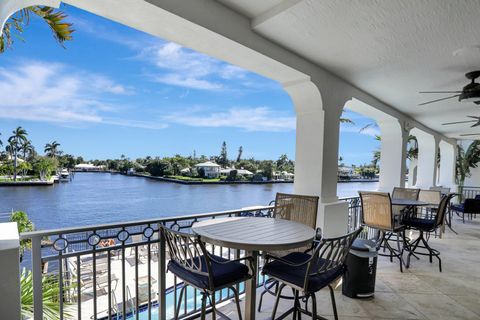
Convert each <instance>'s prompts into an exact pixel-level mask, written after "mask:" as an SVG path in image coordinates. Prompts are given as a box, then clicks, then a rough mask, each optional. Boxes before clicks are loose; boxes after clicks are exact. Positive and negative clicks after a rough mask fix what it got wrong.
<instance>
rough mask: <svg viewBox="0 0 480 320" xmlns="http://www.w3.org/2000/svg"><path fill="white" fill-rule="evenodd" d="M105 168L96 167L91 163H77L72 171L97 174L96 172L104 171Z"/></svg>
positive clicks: (101, 166)
mask: <svg viewBox="0 0 480 320" xmlns="http://www.w3.org/2000/svg"><path fill="white" fill-rule="evenodd" d="M105 170H106V167H105V166H104V165H100V166H96V165H94V164H92V163H79V164H77V165H75V167H74V171H82V172H98V171H105Z"/></svg>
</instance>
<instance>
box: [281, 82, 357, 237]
mask: <svg viewBox="0 0 480 320" xmlns="http://www.w3.org/2000/svg"><path fill="white" fill-rule="evenodd" d="M284 88H285V90H286V91H287V92H288V93H289V94H290V97H291V98H292V100H293V103H294V105H295V111H296V115H297V129H296V134H297V136H296V155H295V184H294V192H295V193H297V194H306V195H317V196H319V197H320V204H319V208H318V209H319V210H318V216H317V227H320V228H322V230H323V233H324V235H325V236H327V237H330V236H337V235H340V234H345V232H346V230H347V221H348V204H347V203H346V202H344V201H338V198H337V170H338V144H339V130H340V127H339V125H340V123H339V119H340V114H341V110H342V108H343V104H344V103H345V100H344V101H342V102H339V103H337V102H333V101H332V100H330V99H325V97H324V96H320V92H319V90H318V88H317V87H316V86H315V85H314V84H313V83H312V82H310V81H302V82H295V83H288V84H284Z"/></svg>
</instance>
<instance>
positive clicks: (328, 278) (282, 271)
mask: <svg viewBox="0 0 480 320" xmlns="http://www.w3.org/2000/svg"><path fill="white" fill-rule="evenodd" d="M310 257H311V255H309V254H307V253H302V252H292V253H289V254H287V255H286V256H284V257H282V259H284V260H287V261H288V262H290V263H294V264H301V263H304V262H305V261H307V260H308V259H310ZM327 262H328V260H324V259H317V261H315V262H314V263H315V265H314V266H313V268H312V269H311V270H312V271H311V273H315V274H312V275H310V276H309V279H308V280H309V281H308V286H307V288H305V289H306V291H307V292H316V291H318V290H320V289H322V288H324V287H326V286H327V285H329V284H330V283H331V282H332V281H334V280H335V279H337V278H338V277H340V276H341V275H342V274H343V273H344V271H345V268H344V266H343V265H340V266H338V267H335V268H333V269H330V270H329V271H327V272H324V273H316V272H317V270H318V268H320V267H321V266H322V265H324V264H325V263H327ZM307 266H308V263H307V264H304V265H302V266H299V267H292V266H289V265H288V264H285V263H283V262H281V261H278V260H273V261H272V262H269V263H267V264H266V265H265V266H264V267H263V273H264V274H266V275H268V276H270V277H273V278H276V279H277V280H280V281H284V282H288V283H291V284H294V285H296V286H298V287H301V288H303V286H304V281H305V275H306V273H307Z"/></svg>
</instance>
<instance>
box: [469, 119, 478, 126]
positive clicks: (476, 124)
mask: <svg viewBox="0 0 480 320" xmlns="http://www.w3.org/2000/svg"><path fill="white" fill-rule="evenodd" d="M478 126H480V120H479V121H478V122H477V123H475V124H474V125H473V126H470V128H475V127H478Z"/></svg>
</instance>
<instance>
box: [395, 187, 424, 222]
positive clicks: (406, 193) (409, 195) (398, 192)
mask: <svg viewBox="0 0 480 320" xmlns="http://www.w3.org/2000/svg"><path fill="white" fill-rule="evenodd" d="M419 193H420V189H414V188H400V187H395V188H393V192H392V198H393V199H408V200H418V195H419ZM406 209H407V207H405V206H393V214H394V216H395V217H398V216H401V215H402V214H403V212H404V211H405V210H406Z"/></svg>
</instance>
